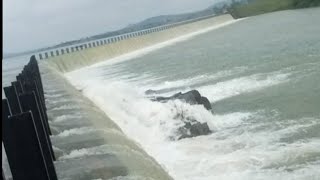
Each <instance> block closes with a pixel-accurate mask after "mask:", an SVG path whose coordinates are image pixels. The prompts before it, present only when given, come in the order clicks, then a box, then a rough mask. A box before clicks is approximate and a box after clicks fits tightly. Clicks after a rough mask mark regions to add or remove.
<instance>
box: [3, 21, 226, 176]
mask: <svg viewBox="0 0 320 180" xmlns="http://www.w3.org/2000/svg"><path fill="white" fill-rule="evenodd" d="M230 21H232V18H231V16H229V15H223V16H219V17H214V18H207V19H204V20H202V19H201V20H199V21H195V22H190V23H186V24H182V25H179V26H176V27H173V28H171V29H168V30H164V31H161V32H153V33H150V34H146V35H142V36H139V37H133V38H130V39H127V40H122V41H119V42H115V43H112V44H106V45H102V46H96V45H94V46H95V47H94V48H91V49H90V48H89V49H82V50H81V51H74V50H72V51H73V52H72V51H70V53H68V51H67V50H66V51H61V52H63V53H59V52H57V55H58V56H52V57H48V59H43V60H39V58H38V62H39V67H40V73H41V79H42V82H43V96H44V99H45V104H46V116H47V117H48V123H49V126H50V131H51V134H52V135H51V136H50V139H51V141H52V149H53V153H54V155H55V159H56V161H55V162H54V165H55V170H56V173H57V176H58V179H65V180H69V179H77V180H82V179H83V180H85V179H99V178H102V179H112V178H115V179H122V178H123V179H161V180H162V179H163V180H166V179H172V178H171V177H170V175H169V174H168V173H167V172H166V171H165V170H164V169H163V167H161V166H160V165H159V164H158V163H157V162H156V161H155V160H154V159H153V158H152V157H151V156H150V155H148V154H147V153H146V152H145V151H144V150H143V149H142V148H141V147H140V146H139V145H138V144H137V143H135V142H133V141H132V140H130V138H128V137H127V136H126V135H124V134H123V132H122V131H121V129H120V128H119V127H118V126H117V125H116V124H115V123H114V122H113V121H112V120H111V119H110V118H109V117H108V116H107V115H106V114H105V113H104V112H102V111H101V110H100V109H99V108H97V107H96V106H95V105H94V104H93V103H92V102H91V101H90V100H89V99H87V98H85V97H84V96H83V95H82V94H81V92H79V91H78V90H77V89H76V88H75V87H73V86H72V85H71V84H70V83H69V82H68V81H67V80H66V79H65V77H64V76H63V73H65V72H69V71H72V70H75V69H78V68H81V67H85V66H89V65H92V64H94V63H97V62H100V61H103V60H107V59H111V58H114V57H118V56H120V55H124V54H126V53H130V52H133V51H137V50H139V49H141V48H146V47H149V46H152V45H155V44H158V43H162V42H165V41H168V40H170V39H174V38H178V37H180V36H183V35H186V34H189V33H193V32H195V31H199V30H201V29H205V28H212V27H214V26H219V25H221V24H224V23H226V22H227V23H228V22H230ZM87 47H89V46H87ZM50 53H51V55H53V52H52V51H51V52H50ZM16 75H17V74H16ZM17 80H18V79H17ZM39 88H40V87H39ZM41 88H42V87H41ZM9 163H10V162H9ZM6 166H7V169H6V170H5V174H6V175H8V174H9V175H8V177H9V178H10V173H8V172H9V170H8V164H6Z"/></svg>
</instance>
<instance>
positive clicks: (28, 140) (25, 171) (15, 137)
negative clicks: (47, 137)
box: [2, 101, 50, 180]
mask: <svg viewBox="0 0 320 180" xmlns="http://www.w3.org/2000/svg"><path fill="white" fill-rule="evenodd" d="M2 102H3V101H2ZM7 114H8V113H7ZM2 125H3V128H2V130H3V131H2V133H3V134H2V137H3V144H4V147H5V150H6V152H7V158H8V162H9V165H10V169H11V172H12V177H13V179H14V180H26V179H30V180H31V179H35V180H36V179H39V180H40V179H41V180H50V178H49V175H48V171H47V167H46V164H45V161H44V158H43V152H42V149H41V146H40V144H39V139H38V135H37V132H36V130H35V127H34V123H33V117H32V113H31V112H26V113H21V114H18V115H13V116H9V117H8V118H5V119H2Z"/></svg>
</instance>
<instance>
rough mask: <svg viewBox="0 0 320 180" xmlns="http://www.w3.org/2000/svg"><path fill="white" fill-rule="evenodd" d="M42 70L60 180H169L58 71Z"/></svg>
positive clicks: (151, 160) (155, 164)
mask: <svg viewBox="0 0 320 180" xmlns="http://www.w3.org/2000/svg"><path fill="white" fill-rule="evenodd" d="M41 71H42V72H43V74H42V79H43V82H45V83H44V90H45V97H46V104H47V113H48V116H49V123H50V127H51V129H52V133H53V136H52V143H53V146H54V151H55V154H56V156H57V159H58V160H57V161H56V163H55V165H56V170H57V174H58V176H59V179H78V180H81V179H83V180H87V179H98V178H103V179H108V178H113V177H119V176H120V177H125V178H124V179H130V178H137V179H171V178H170V177H169V176H168V174H167V173H166V172H165V171H164V170H163V169H162V168H161V166H160V165H159V164H157V163H156V162H155V161H154V159H153V158H151V157H150V156H148V155H147V154H146V153H145V152H144V151H143V150H142V149H141V148H140V147H139V146H138V145H137V144H135V143H133V142H132V141H130V140H129V139H128V137H126V136H125V135H124V134H123V133H122V132H121V130H120V129H119V127H118V126H117V125H116V124H114V123H113V122H112V121H111V120H110V119H109V118H108V117H107V116H106V115H105V114H104V113H103V112H102V111H100V110H99V109H98V108H97V107H95V106H94V105H93V104H92V103H91V102H90V101H89V100H88V99H86V98H85V97H83V96H82V95H81V92H79V91H77V90H76V89H75V88H74V87H72V86H71V85H70V84H69V83H68V82H66V80H65V79H64V77H62V76H61V75H60V74H59V73H58V72H55V71H54V70H48V69H47V67H45V66H41Z"/></svg>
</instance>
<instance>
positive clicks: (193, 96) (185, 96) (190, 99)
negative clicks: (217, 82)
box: [146, 90, 212, 110]
mask: <svg viewBox="0 0 320 180" xmlns="http://www.w3.org/2000/svg"><path fill="white" fill-rule="evenodd" d="M147 92H148V93H151V92H155V91H152V90H148V91H146V93H147ZM175 99H180V100H184V101H185V102H186V103H188V104H191V105H193V104H202V105H203V106H204V107H205V108H206V109H207V110H211V109H212V106H211V104H210V102H209V100H208V98H206V97H203V96H201V94H200V93H199V91H197V90H191V91H188V92H186V93H181V92H179V93H177V94H174V95H173V96H170V97H161V96H159V97H155V98H154V99H153V100H154V101H160V102H166V101H169V100H175Z"/></svg>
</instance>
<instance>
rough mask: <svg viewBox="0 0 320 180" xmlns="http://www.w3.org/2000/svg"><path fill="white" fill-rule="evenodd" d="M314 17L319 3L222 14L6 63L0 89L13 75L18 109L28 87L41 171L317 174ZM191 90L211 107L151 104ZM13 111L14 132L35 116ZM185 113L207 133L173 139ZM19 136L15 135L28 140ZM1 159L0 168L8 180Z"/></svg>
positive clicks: (94, 177)
mask: <svg viewBox="0 0 320 180" xmlns="http://www.w3.org/2000/svg"><path fill="white" fill-rule="evenodd" d="M319 17H320V8H309V9H299V10H287V11H278V12H274V13H268V14H263V15H259V16H253V17H248V18H244V19H237V20H234V19H233V18H232V17H231V16H230V15H228V14H225V15H222V16H218V17H204V18H201V19H198V20H194V21H190V22H183V23H181V24H175V25H172V26H171V27H170V28H168V27H167V28H164V27H159V28H155V29H156V30H155V29H154V30H153V31H154V32H152V33H147V32H150V29H149V30H147V32H145V31H144V33H141V32H134V33H133V34H134V35H133V34H131V35H123V36H122V37H116V38H114V37H109V38H106V39H101V40H95V41H91V42H87V43H83V44H77V45H74V46H70V47H63V48H60V49H55V50H49V51H43V52H39V53H37V54H34V56H33V54H31V55H27V56H22V57H16V58H13V59H4V60H3V65H4V69H3V77H2V78H3V86H4V87H11V89H12V87H15V86H16V85H17V81H19V79H20V82H23V83H22V84H24V86H23V89H22V92H23V93H22V94H19V97H18V98H17V99H18V100H20V98H21V104H22V105H28V103H24V102H26V101H25V98H27V97H29V96H30V92H27V91H28V88H29V89H30V87H31V89H32V88H33V89H34V90H35V91H37V89H38V92H39V93H37V94H38V96H36V98H34V99H37V102H40V103H41V105H38V106H39V108H38V109H39V113H38V116H37V117H39V116H43V120H45V121H42V122H43V124H44V125H43V127H44V128H43V129H42V131H41V132H42V136H41V134H40V133H41V132H40V131H39V134H38V136H39V137H42V138H41V142H42V143H39V144H38V145H37V146H36V147H38V148H37V149H35V150H37V151H39V149H40V148H39V147H42V146H43V147H44V148H47V149H46V150H47V151H48V152H49V153H46V154H44V155H46V159H47V160H48V161H45V163H46V165H47V171H48V170H50V173H51V174H50V175H51V176H50V177H53V178H51V179H54V176H55V175H56V178H57V179H64V180H70V179H77V180H78V179H80V180H82V179H83V180H85V179H90V180H100V179H103V180H104V179H111V180H122V179H124V180H136V179H138V180H140V179H142V180H143V179H148V180H149V179H155V180H158V179H161V180H162V179H164V180H166V179H176V180H211V179H221V180H234V179H239V180H248V179H249V180H251V179H252V180H255V179H259V180H270V179H279V180H287V179H297V180H309V179H311V180H318V179H319V177H320V172H319V169H320V151H319V147H320V133H319V132H320V113H319V107H320V93H319V92H320V81H319V77H320V71H319V69H320V61H319V60H320V36H319V32H320V25H319V24H317V23H315V22H317V21H318V20H319ZM138 34H140V35H138ZM111 39H113V40H111ZM111 41H112V42H111ZM72 47H73V50H72ZM72 51H73V52H72ZM30 57H31V58H30ZM35 60H36V61H35ZM35 62H36V63H35ZM37 67H38V68H37ZM28 69H29V70H28ZM32 69H33V70H32ZM23 74H30V75H32V77H33V78H32V79H31V81H32V82H34V81H35V82H36V83H33V84H36V85H37V88H34V87H35V86H27V85H28V83H26V82H29V81H30V79H28V78H27V79H24V78H21V75H23ZM39 77H40V78H39ZM39 79H41V81H40V80H39ZM18 84H19V83H18ZM17 87H18V86H17ZM191 90H197V91H198V92H199V93H200V94H201V96H204V97H206V98H207V99H208V101H209V103H210V105H211V106H212V111H208V110H207V109H206V108H205V107H203V106H200V105H197V104H189V103H186V102H184V101H181V100H179V99H174V100H169V101H166V102H157V101H153V100H152V97H153V96H157V97H158V96H160V97H171V96H173V95H175V94H177V93H185V92H189V91H191ZM6 91H7V90H6ZM19 91H20V92H21V89H20V90H19ZM40 92H41V93H40ZM147 92H148V93H147ZM150 92H151V94H149V93H150ZM5 94H6V92H4V90H3V101H5V99H4V97H5ZM20 96H21V97H20ZM31 96H34V95H33V94H32V93H31ZM9 97H11V96H9ZM9 97H8V98H6V97H5V98H6V99H9ZM34 101H35V100H34ZM40 103H39V104H40ZM23 107H25V106H23ZM33 107H34V106H31V108H33ZM41 107H42V108H41ZM34 109H35V108H34ZM36 109H37V108H36ZM36 109H35V111H37V110H36ZM41 109H42V110H43V109H45V111H42V110H41ZM44 112H46V113H44ZM11 113H12V112H11ZM32 114H34V113H33V111H32ZM39 114H40V115H39ZM21 116H22V117H20V116H17V115H15V116H8V117H9V118H10V120H16V121H15V122H17V124H14V122H10V123H12V124H11V125H17V126H15V127H17V128H12V129H13V130H15V129H18V130H19V131H22V132H24V131H26V129H27V128H21V127H25V126H26V127H29V128H32V127H33V126H27V124H26V123H25V124H23V125H24V126H19V121H17V120H22V119H26V120H29V121H30V120H32V118H33V119H34V120H35V118H36V116H30V111H27V112H23V113H22V115H21ZM5 118H6V117H4V118H3V120H4V119H5ZM38 119H39V118H38ZM190 119H191V120H196V121H197V122H200V123H206V124H207V125H208V128H209V130H210V131H211V132H212V133H210V134H207V135H201V136H196V137H190V138H184V139H179V137H180V134H179V133H181V131H179V130H181V127H183V123H182V122H185V121H188V120H190ZM7 122H8V121H7ZM38 122H41V121H38ZM46 124H47V125H46ZM38 125H39V124H38ZM40 125H41V124H40ZM19 127H20V128H19ZM37 127H38V126H37ZM45 127H50V129H47V128H45ZM40 130H41V128H40ZM49 131H50V132H51V135H50V134H49V133H50V132H49ZM7 132H8V131H7ZM9 132H11V131H9ZM12 132H14V131H12ZM33 132H34V131H33ZM43 132H45V133H43ZM46 133H47V134H49V138H47V136H46ZM25 134H29V136H23V135H24V134H22V133H17V135H20V137H21V138H22V139H24V140H28V139H29V140H30V139H31V137H35V136H34V134H35V133H33V134H30V133H25ZM31 135H33V136H31ZM46 140H47V141H49V140H50V141H51V144H52V146H51V147H52V152H53V153H52V154H51V156H49V155H50V151H51V149H50V146H49V145H48V144H49V143H46ZM9 142H12V141H9ZM19 142H20V141H19ZM39 142H40V141H39ZM3 145H5V144H3ZM14 145H15V144H14ZM23 145H26V143H22V144H19V147H23ZM30 147H34V146H27V145H26V146H25V147H23V148H19V149H18V150H24V151H22V152H27V150H28V156H26V157H25V159H27V160H29V161H25V162H24V164H27V165H29V166H25V167H27V168H28V169H29V170H30V171H29V173H27V174H28V175H30V176H32V175H33V174H34V173H30V172H31V170H32V166H31V165H32V164H35V162H36V158H34V159H32V160H30V156H31V154H32V155H33V156H34V157H36V155H37V154H38V155H39V153H34V152H35V151H29V150H30V149H28V148H30ZM2 149H3V150H4V149H6V147H3V148H2ZM10 152H12V151H10ZM10 152H9V153H7V155H8V156H9V154H10ZM40 154H41V153H40ZM42 154H43V153H42ZM3 155H6V154H4V153H3ZM8 158H9V157H8ZM8 158H7V159H8ZM51 158H52V161H50V159H51ZM54 159H55V160H54ZM15 160H17V159H15ZM18 160H19V158H18ZM38 160H39V159H38ZM40 160H41V158H40ZM30 161H32V162H33V163H28V162H30ZM8 163H9V164H10V160H9V159H8V161H4V162H3V174H4V175H5V178H6V179H11V177H12V176H11V174H10V170H11V169H14V168H10V165H9V164H8ZM40 163H44V162H42V161H41V162H40ZM52 165H53V166H52ZM38 167H44V166H38ZM23 169H24V168H22V170H23ZM14 170H17V169H14ZM20 170H21V169H20ZM42 170H44V171H46V169H42ZM54 172H55V173H54ZM39 174H40V173H39ZM43 175H44V176H45V175H46V173H43ZM33 179H37V178H33ZM47 179H48V178H47Z"/></svg>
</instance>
